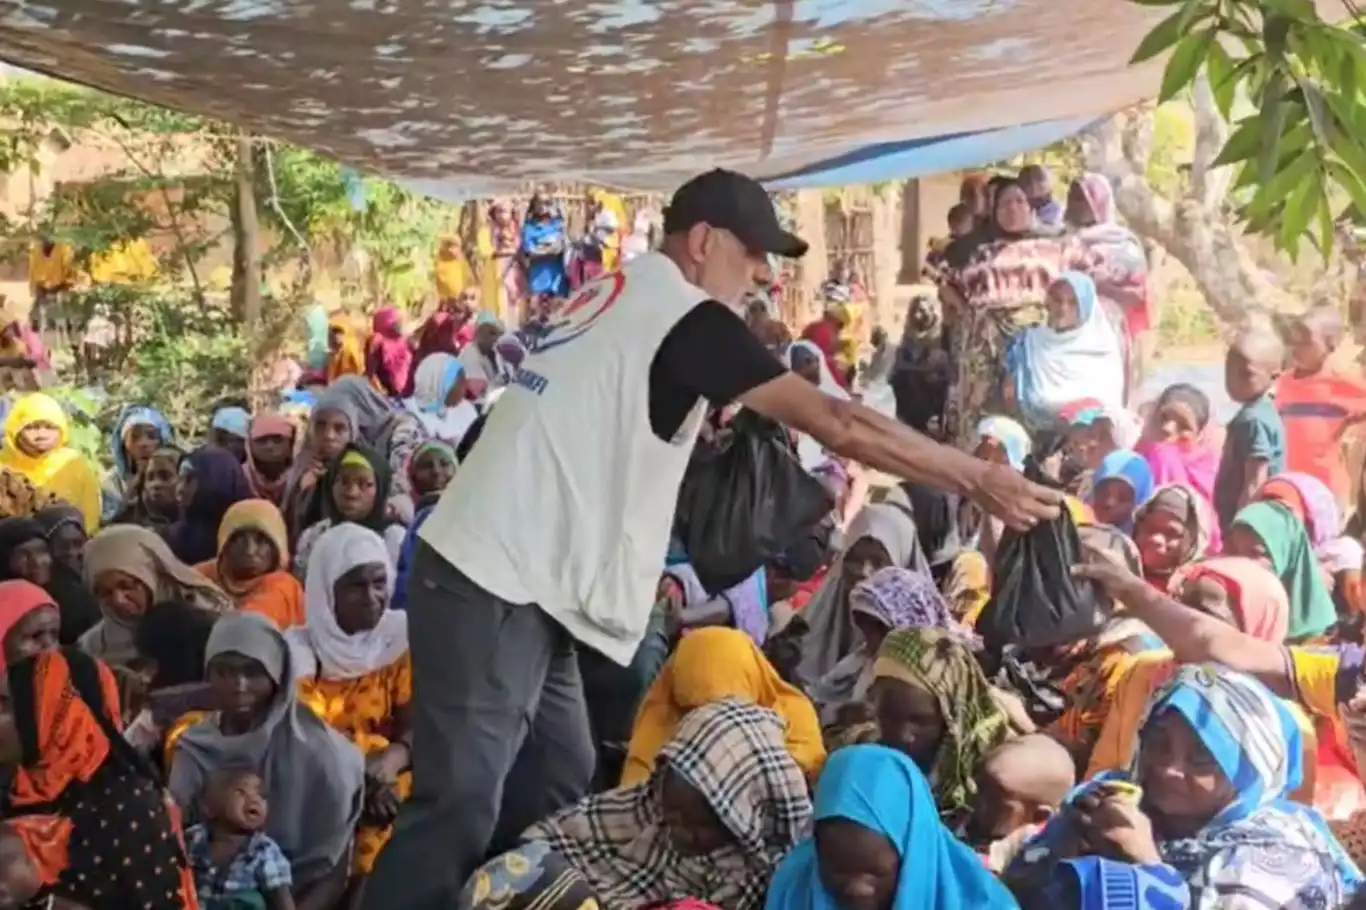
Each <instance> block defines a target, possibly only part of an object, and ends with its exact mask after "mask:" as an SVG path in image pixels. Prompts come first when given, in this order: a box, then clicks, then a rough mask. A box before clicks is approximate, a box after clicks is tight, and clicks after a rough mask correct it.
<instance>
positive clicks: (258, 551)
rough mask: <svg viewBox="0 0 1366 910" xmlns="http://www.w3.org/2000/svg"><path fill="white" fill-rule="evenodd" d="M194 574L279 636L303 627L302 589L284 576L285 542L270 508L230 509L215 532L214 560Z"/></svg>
mask: <svg viewBox="0 0 1366 910" xmlns="http://www.w3.org/2000/svg"><path fill="white" fill-rule="evenodd" d="M195 568H196V569H198V570H199V571H200V572H201V573H203V575H204V576H205V577H207V578H208V579H209V580H210V581H212V582H214V583H216V584H217V585H218V586H219V587H220V588H222V589H223V590H224V591H226V592H227V593H228V596H230V597H231V598H232V599H233V601H234V602H235V603H236V604H237V606H238V607H239V608H240V609H243V610H246V611H247V612H248V613H260V614H261V615H262V616H264V617H266V618H268V619H270V620H272V621H273V622H274V623H275V625H277V626H279V628H280V630H281V631H284V630H285V629H288V628H291V627H293V626H298V625H303V622H304V589H303V585H301V584H299V579H297V578H295V577H294V576H293V575H291V574H290V572H289V536H288V534H287V533H286V531H285V519H284V516H282V515H281V514H280V510H279V509H278V508H277V507H276V506H275V503H273V502H270V501H269V500H265V499H244V500H242V501H241V502H239V503H235V504H234V505H233V506H232V507H230V508H229V509H228V511H227V512H225V513H223V521H222V523H221V524H220V525H219V526H218V556H217V557H216V558H214V559H212V560H210V561H209V562H201V563H200V564H199V565H197V566H195Z"/></svg>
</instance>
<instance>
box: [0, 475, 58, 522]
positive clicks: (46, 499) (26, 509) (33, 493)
mask: <svg viewBox="0 0 1366 910" xmlns="http://www.w3.org/2000/svg"><path fill="white" fill-rule="evenodd" d="M60 502H61V500H59V499H57V497H55V496H53V495H52V494H51V493H43V492H40V491H39V490H38V488H37V487H35V486H34V485H33V482H32V481H30V480H29V479H28V478H27V477H25V476H24V475H23V474H22V473H21V472H19V471H16V470H14V469H13V468H6V467H0V518H22V517H24V516H26V515H36V514H37V513H38V512H41V511H42V510H43V509H46V508H48V507H50V506H53V505H57V504H59V503H60Z"/></svg>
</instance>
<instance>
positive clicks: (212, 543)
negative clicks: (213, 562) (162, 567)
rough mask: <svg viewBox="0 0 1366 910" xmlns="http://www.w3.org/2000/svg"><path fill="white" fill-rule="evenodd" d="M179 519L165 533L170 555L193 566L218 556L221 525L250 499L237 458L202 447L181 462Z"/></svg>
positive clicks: (163, 535) (228, 452)
mask: <svg viewBox="0 0 1366 910" xmlns="http://www.w3.org/2000/svg"><path fill="white" fill-rule="evenodd" d="M179 480H180V484H179V487H178V488H177V490H176V498H177V499H179V500H180V519H179V520H178V521H176V522H174V523H172V524H171V525H170V526H168V527H166V528H165V529H163V530H162V532H161V535H162V537H164V538H166V542H167V543H168V544H169V545H170V547H171V552H172V553H174V554H175V555H176V558H177V559H179V560H181V561H182V562H186V563H189V564H190V565H194V564H195V563H200V562H204V561H206V560H209V559H213V558H214V556H215V555H216V554H217V553H218V526H219V525H220V524H222V523H223V516H224V515H226V514H227V512H228V509H230V508H231V507H232V506H233V504H234V503H238V502H241V501H242V500H244V499H250V498H251V485H250V484H248V483H247V475H246V473H245V472H244V471H243V470H242V465H241V464H240V463H239V462H238V460H237V457H236V456H235V455H233V453H232V452H230V451H229V450H227V449H222V448H219V447H218V446H201V447H200V448H198V449H195V450H194V451H193V452H191V453H190V454H189V455H186V456H185V459H184V461H182V462H181V463H180V478H179Z"/></svg>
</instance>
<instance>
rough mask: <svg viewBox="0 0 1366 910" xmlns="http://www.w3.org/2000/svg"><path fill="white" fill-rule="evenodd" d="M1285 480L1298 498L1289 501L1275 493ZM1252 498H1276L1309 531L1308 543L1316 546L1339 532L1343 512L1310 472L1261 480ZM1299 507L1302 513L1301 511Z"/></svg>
mask: <svg viewBox="0 0 1366 910" xmlns="http://www.w3.org/2000/svg"><path fill="white" fill-rule="evenodd" d="M1287 484H1288V485H1289V486H1291V487H1293V488H1294V490H1295V492H1296V493H1298V494H1299V498H1300V502H1291V501H1288V497H1286V496H1284V495H1281V494H1280V493H1278V491H1277V489H1276V488H1277V487H1278V486H1279V487H1281V488H1282V490H1283V489H1284V486H1285V485H1287ZM1255 498H1256V499H1272V500H1275V501H1276V502H1279V503H1282V504H1283V505H1285V506H1286V507H1287V508H1289V509H1290V510H1291V511H1292V512H1295V513H1296V514H1298V515H1300V520H1301V521H1303V522H1304V530H1305V531H1306V532H1308V534H1309V545H1310V546H1311V547H1313V548H1314V549H1315V550H1317V549H1318V548H1319V547H1321V546H1323V545H1324V544H1326V543H1328V542H1330V541H1333V540H1336V539H1337V538H1338V537H1340V536H1341V534H1342V513H1341V512H1340V511H1339V510H1338V501H1337V497H1335V496H1334V495H1333V491H1332V490H1330V489H1328V485H1327V484H1325V483H1324V482H1323V481H1321V480H1319V479H1318V478H1317V477H1315V476H1314V475H1312V474H1304V473H1301V472H1299V471H1290V472H1288V473H1286V474H1277V475H1276V476H1275V477H1273V478H1271V479H1270V480H1268V481H1267V482H1266V483H1264V484H1262V488H1261V489H1260V490H1258V491H1257V495H1256V497H1255ZM1301 508H1303V510H1304V511H1303V514H1300V510H1301Z"/></svg>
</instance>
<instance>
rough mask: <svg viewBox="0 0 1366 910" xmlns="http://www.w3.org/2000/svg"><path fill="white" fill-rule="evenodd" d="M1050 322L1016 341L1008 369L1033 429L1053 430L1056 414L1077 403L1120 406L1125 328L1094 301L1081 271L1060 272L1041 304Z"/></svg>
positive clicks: (1093, 291) (1009, 353)
mask: <svg viewBox="0 0 1366 910" xmlns="http://www.w3.org/2000/svg"><path fill="white" fill-rule="evenodd" d="M1044 303H1045V305H1046V307H1047V309H1048V318H1047V320H1046V321H1045V322H1043V323H1042V324H1040V325H1036V326H1034V327H1033V328H1031V329H1026V330H1025V331H1024V332H1021V333H1020V334H1019V335H1017V336H1016V337H1015V340H1014V341H1013V342H1012V343H1011V346H1010V348H1009V349H1008V350H1007V352H1006V365H1007V370H1008V373H1007V375H1009V376H1010V377H1011V379H1012V381H1013V383H1014V387H1015V399H1016V401H1017V402H1018V403H1019V407H1020V412H1021V413H1022V414H1023V415H1024V418H1025V420H1026V421H1027V422H1028V423H1029V424H1030V425H1031V426H1033V427H1037V428H1047V427H1051V426H1054V425H1057V424H1058V422H1059V414H1060V413H1061V412H1062V409H1063V408H1064V407H1066V406H1067V405H1068V404H1069V403H1071V402H1074V401H1076V400H1077V399H1080V398H1090V399H1095V400H1096V401H1098V402H1100V405H1101V406H1102V408H1111V409H1118V408H1122V407H1123V406H1124V398H1125V392H1126V382H1125V378H1126V376H1127V375H1128V373H1127V370H1126V368H1125V363H1124V361H1125V350H1126V346H1125V343H1124V323H1123V320H1122V319H1121V318H1119V317H1118V316H1117V315H1112V314H1111V313H1110V312H1108V311H1107V310H1106V309H1105V306H1104V304H1102V303H1101V302H1100V301H1099V300H1097V297H1096V283H1095V282H1094V281H1092V280H1091V279H1090V278H1089V277H1088V276H1086V275H1083V274H1082V273H1081V272H1063V273H1062V276H1061V277H1060V278H1058V280H1057V281H1055V282H1053V283H1052V284H1051V285H1050V286H1049V288H1048V294H1047V296H1046V297H1045V299H1044Z"/></svg>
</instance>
